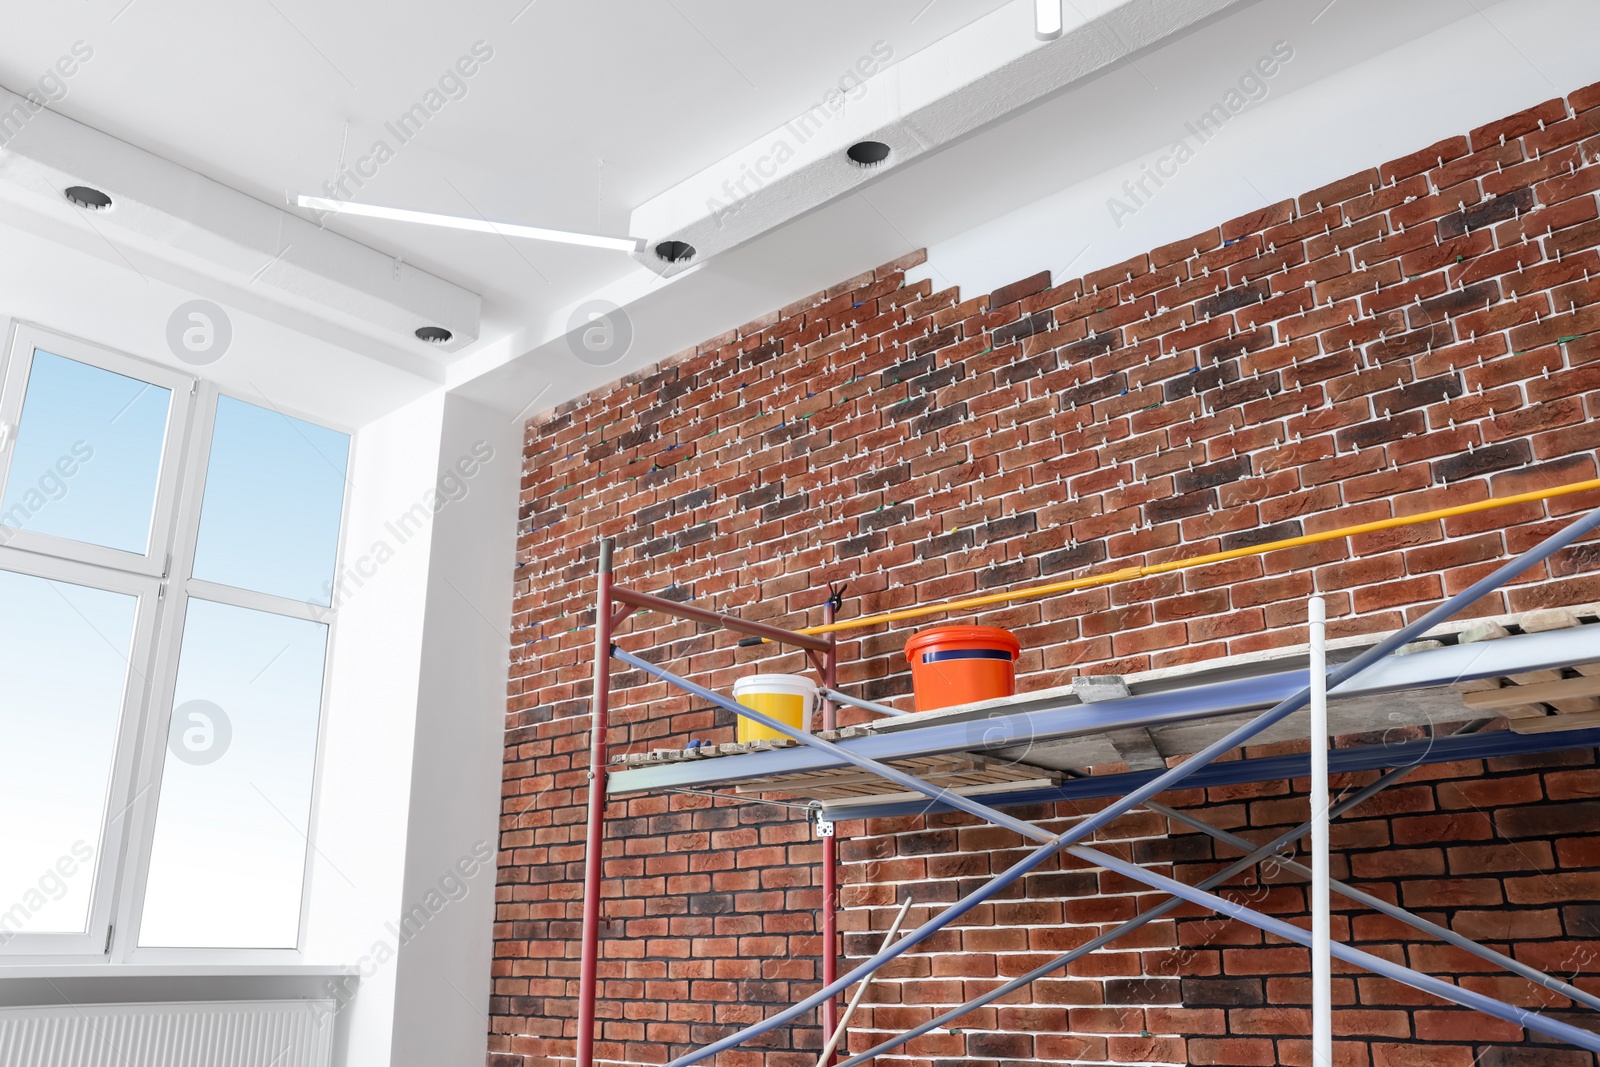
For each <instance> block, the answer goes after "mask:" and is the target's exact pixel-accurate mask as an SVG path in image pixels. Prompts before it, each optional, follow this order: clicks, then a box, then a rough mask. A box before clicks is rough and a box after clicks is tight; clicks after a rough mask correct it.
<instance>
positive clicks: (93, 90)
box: [0, 0, 1005, 341]
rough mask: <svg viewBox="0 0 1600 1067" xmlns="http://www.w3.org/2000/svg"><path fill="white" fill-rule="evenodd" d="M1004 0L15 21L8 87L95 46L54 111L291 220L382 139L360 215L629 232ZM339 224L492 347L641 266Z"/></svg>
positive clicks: (164, 8) (504, 243)
mask: <svg viewBox="0 0 1600 1067" xmlns="http://www.w3.org/2000/svg"><path fill="white" fill-rule="evenodd" d="M1004 3H1005V0H873V2H871V3H860V2H859V0H807V2H806V3H799V4H790V3H773V2H752V0H534V2H532V3H529V2H528V0H495V2H486V0H467V2H457V3H451V4H440V3H437V2H429V0H399V2H396V0H385V2H375V0H361V2H348V0H345V2H341V3H337V4H329V3H325V2H320V0H239V2H237V3H229V4H217V3H213V2H202V0H132V2H131V3H130V2H129V0H90V2H88V3H74V4H29V5H11V9H10V10H8V11H7V17H6V23H7V25H6V29H7V32H6V34H5V35H4V37H3V39H0V85H4V86H6V87H8V88H10V89H12V90H13V91H16V92H25V91H26V90H27V89H28V88H29V87H30V86H31V85H33V84H34V83H35V82H36V81H37V80H38V78H39V76H40V75H41V74H42V73H43V72H45V71H47V70H48V69H49V68H50V66H51V65H52V64H54V63H55V61H56V60H57V58H58V57H60V56H61V55H63V54H66V53H68V52H69V51H70V50H71V47H72V45H73V44H74V42H76V41H79V40H81V41H84V42H86V43H87V44H88V45H89V46H90V47H91V48H93V57H92V59H90V60H89V61H88V62H86V63H84V64H83V65H82V68H81V70H80V71H79V72H78V73H76V74H75V75H74V76H73V77H72V78H71V79H70V80H69V81H68V82H67V87H68V91H67V95H66V96H65V98H64V99H62V100H60V101H59V102H57V103H55V104H53V105H52V108H53V110H56V111H59V112H60V113H62V114H64V115H67V116H68V117H71V118H74V119H77V120H78V121H81V122H83V123H85V124H87V125H89V126H92V127H94V128H96V129H99V130H101V131H103V132H106V133H109V134H112V135H113V136H116V137H119V138H122V139H124V140H127V141H130V142H132V143H134V144H136V145H138V146H140V147H142V148H145V149H147V150H149V151H151V152H154V153H155V154H157V155H160V156H163V157H165V158H167V159H170V160H172V161H174V162H177V163H180V164H182V165H184V166H187V167H190V168H192V169H194V170H196V171H198V172H200V173H202V174H204V175H206V176H208V177H210V178H213V179H215V180H217V181H219V182H221V183H223V184H225V185H228V186H231V187H233V188H236V189H239V190H241V191H243V192H245V193H248V194H250V195H252V196H255V197H258V198H260V199H262V200H265V201H268V202H270V203H275V204H282V203H283V197H284V193H285V192H286V191H287V190H290V189H294V190H298V191H305V192H313V191H315V190H319V189H320V188H321V187H322V183H323V182H324V181H325V180H327V179H328V178H330V177H332V176H333V174H334V172H335V169H336V167H337V165H338V162H339V160H340V156H341V151H342V152H343V154H344V158H345V161H346V163H347V165H348V164H353V163H355V162H356V161H357V160H358V159H359V158H360V157H361V156H364V155H366V154H367V153H368V152H369V151H370V149H371V147H372V146H373V144H374V142H375V141H377V140H379V139H382V140H384V141H386V142H388V144H389V145H390V146H391V147H394V148H395V149H396V151H395V155H394V158H393V159H392V160H390V161H389V162H387V163H386V164H384V165H383V166H381V167H380V168H378V173H377V176H376V177H375V178H373V179H372V180H370V181H368V182H367V183H366V185H365V187H364V188H363V189H361V190H359V191H358V192H357V193H356V195H355V196H354V197H352V198H353V199H360V200H366V201H370V202H375V203H385V204H394V205H403V206H408V207H413V208H420V209H428V210H435V211H440V212H447V213H456V214H482V215H484V216H486V217H489V218H494V219H501V220H507V221H518V222H526V223H530V224H536V225H542V226H550V227H555V228H561V229H574V230H587V231H602V232H611V233H623V232H626V230H627V227H628V218H629V214H630V213H631V212H632V210H633V209H634V208H635V207H636V206H637V205H638V204H640V203H642V202H644V201H645V200H648V199H649V198H650V197H652V196H654V195H655V194H657V193H659V192H661V191H662V190H663V189H666V188H668V187H670V186H671V185H673V184H675V183H677V182H679V181H681V180H682V179H684V178H685V177H687V176H689V175H691V174H693V173H694V172H695V171H697V170H699V169H700V168H702V167H704V166H705V165H707V164H708V163H710V162H711V161H713V160H715V159H718V158H720V157H722V156H723V155H726V154H727V153H729V152H731V151H733V150H735V149H737V148H739V147H740V146H742V145H744V144H745V143H747V142H748V141H750V140H751V139H752V138H754V137H756V136H758V135H759V134H761V133H763V132H765V131H767V130H769V129H771V128H773V127H774V126H777V125H780V124H781V123H783V122H785V121H787V120H788V119H790V118H792V117H794V116H795V115H797V114H799V113H800V112H801V111H803V110H804V109H805V108H807V107H809V106H810V105H812V104H815V103H816V102H817V101H818V100H819V99H821V98H822V96H823V95H824V94H825V93H826V92H827V91H828V90H829V89H830V88H832V87H833V86H834V85H836V84H837V83H838V82H839V80H840V78H841V77H843V76H844V74H845V72H846V71H847V70H848V69H849V68H850V67H851V66H852V65H853V64H855V63H856V61H857V60H858V59H860V58H861V57H862V56H863V55H867V54H869V53H870V52H871V50H872V48H873V46H874V45H875V44H877V43H879V42H883V44H884V45H887V46H888V47H889V48H890V49H892V50H893V54H894V56H895V57H896V58H901V57H904V56H908V55H910V54H912V53H914V52H916V51H918V50H920V49H922V48H924V47H926V46H927V45H928V44H930V43H932V42H933V41H936V40H938V39H940V38H942V37H944V36H945V35H947V34H949V33H952V32H954V31H956V30H958V29H960V28H961V27H963V26H964V25H966V24H968V23H970V22H972V21H973V20H975V19H978V18H980V17H982V16H983V15H985V14H987V13H989V12H990V11H992V10H994V9H996V8H999V7H1002V6H1004ZM480 41H481V42H483V45H484V46H487V48H488V49H492V52H493V54H492V58H489V59H488V60H487V61H485V62H483V63H482V64H481V66H480V68H479V69H478V70H477V72H476V73H475V74H474V75H473V76H472V77H470V78H467V79H463V81H464V83H465V95H463V96H461V97H460V98H459V99H449V100H447V102H446V103H445V104H444V106H443V107H442V108H440V110H439V111H438V112H437V114H435V115H434V116H433V117H432V118H430V120H429V121H428V122H427V124H426V125H425V127H424V128H423V130H422V132H421V133H420V134H417V135H416V136H415V137H414V138H413V139H411V140H410V141H409V142H408V143H405V144H403V145H401V144H400V142H399V140H398V138H396V137H395V136H394V135H393V133H392V132H390V131H388V130H387V129H386V128H385V124H386V123H392V122H394V121H395V120H397V119H398V118H399V117H400V116H401V115H402V114H403V113H405V112H406V111H407V109H409V108H410V107H411V106H412V105H413V104H416V103H418V102H419V101H422V100H423V98H424V95H425V94H426V93H427V92H428V91H429V90H430V89H432V88H434V87H436V86H437V84H438V82H439V79H440V77H441V75H444V74H446V73H447V72H448V71H449V70H450V68H451V67H452V65H453V64H455V63H456V61H457V60H458V59H459V58H461V57H463V56H469V55H471V53H472V51H473V47H474V45H475V43H477V42H480ZM880 47H881V46H880ZM481 50H482V46H480V51H481ZM458 91H459V90H458ZM347 188H351V189H353V188H354V187H353V186H350V187H347ZM328 225H329V228H330V229H333V230H335V231H336V232H340V233H343V234H346V235H348V236H350V237H353V238H355V239H357V240H359V241H361V242H363V243H365V244H368V245H371V246H372V247H374V248H376V249H378V250H380V251H383V252H386V253H389V254H391V255H396V256H400V257H402V258H403V259H404V260H405V261H406V262H407V263H411V264H413V265H415V266H418V267H421V268H423V269H425V270H428V271H431V272H433V273H436V274H438V275H440V276H442V277H444V278H446V279H448V280H450V281H454V282H456V283H458V284H460V285H462V286H465V287H466V288H468V289H471V290H474V291H476V292H478V293H481V294H482V295H483V296H484V329H483V337H484V339H485V340H489V341H492V340H493V339H494V338H495V337H496V336H503V335H504V334H505V333H506V332H507V331H508V330H510V329H512V328H514V327H515V326H516V325H519V324H523V323H527V322H530V321H541V320H542V317H543V316H545V315H548V314H549V313H550V312H552V311H554V310H555V309H557V308H560V307H564V306H566V305H569V304H572V303H574V302H576V301H577V300H579V299H581V298H582V297H584V296H585V295H586V294H588V293H589V292H591V291H593V290H594V289H596V288H598V287H600V286H601V285H604V284H605V283H607V282H610V281H613V280H615V279H616V278H617V277H619V276H621V275H623V274H626V273H629V272H631V271H633V270H635V269H636V268H635V267H634V266H633V265H632V264H631V263H629V261H628V260H627V259H626V257H624V256H619V255H618V254H616V253H609V252H605V251H598V250H593V249H584V248H574V247H566V246H560V245H550V244H541V243H537V242H530V241H518V242H516V243H515V244H514V245H513V244H512V243H511V242H510V241H508V240H502V239H498V238H493V237H490V238H485V237H482V236H479V235H475V234H464V233H454V232H450V231H441V230H432V229H419V228H414V227H410V226H403V225H399V224H394V223H382V222H373V221H370V220H359V219H354V218H336V219H332V220H330V221H329V223H328Z"/></svg>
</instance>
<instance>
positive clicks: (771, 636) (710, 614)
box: [612, 589, 830, 653]
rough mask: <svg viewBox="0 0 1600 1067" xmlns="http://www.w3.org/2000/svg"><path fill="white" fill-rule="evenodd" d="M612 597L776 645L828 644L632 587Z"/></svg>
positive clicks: (812, 648)
mask: <svg viewBox="0 0 1600 1067" xmlns="http://www.w3.org/2000/svg"><path fill="white" fill-rule="evenodd" d="M612 596H613V597H614V598H615V599H616V601H617V603H619V604H627V605H629V606H630V607H635V608H640V609H642V610H644V611H659V612H661V613H662V614H663V615H676V616H677V617H678V618H680V619H690V620H692V621H694V622H703V623H705V624H706V625H708V626H721V627H723V628H725V629H728V630H737V631H738V632H739V633H742V634H749V635H750V636H752V637H764V638H766V639H767V640H768V641H776V642H778V643H779V644H785V645H794V646H795V647H796V648H803V649H805V650H806V651H808V652H817V653H823V652H827V651H828V648H829V647H830V643H829V641H828V639H827V638H826V637H816V636H813V635H811V634H803V633H798V632H796V631H794V630H785V629H782V628H781V627H777V626H768V625H767V624H766V623H764V622H749V621H747V620H745V619H741V618H739V617H738V616H737V615H725V614H723V613H722V612H720V611H712V610H710V609H709V608H697V607H695V606H694V605H693V604H680V603H678V602H677V601H676V600H667V599H665V598H664V597H658V596H651V595H650V594H649V593H636V592H634V591H633V590H632V589H616V590H613V592H612Z"/></svg>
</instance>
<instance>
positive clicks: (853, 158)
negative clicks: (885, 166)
mask: <svg viewBox="0 0 1600 1067" xmlns="http://www.w3.org/2000/svg"><path fill="white" fill-rule="evenodd" d="M845 155H847V156H849V157H850V162H852V163H854V164H856V165H858V166H862V167H876V166H877V165H878V164H879V163H882V162H883V161H884V160H886V159H888V158H889V146H888V145H886V144H884V143H883V142H882V141H857V142H856V143H855V144H853V145H851V146H850V147H849V148H848V149H847V150H846V151H845Z"/></svg>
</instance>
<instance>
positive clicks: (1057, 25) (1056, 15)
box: [1033, 0, 1062, 41]
mask: <svg viewBox="0 0 1600 1067" xmlns="http://www.w3.org/2000/svg"><path fill="white" fill-rule="evenodd" d="M1061 30H1062V26H1061V0H1033V35H1034V36H1035V37H1037V38H1039V40H1041V41H1053V40H1055V39H1056V38H1057V37H1060V36H1061Z"/></svg>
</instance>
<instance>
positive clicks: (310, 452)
mask: <svg viewBox="0 0 1600 1067" xmlns="http://www.w3.org/2000/svg"><path fill="white" fill-rule="evenodd" d="M349 455H350V438H349V437H348V436H347V435H345V434H342V433H337V432H335V431H333V430H329V429H325V428H324V427H321V426H316V425H314V424H312V423H309V422H302V421H301V420H299V419H291V418H289V417H288V416H286V415H280V414H278V413H277V412H275V411H269V410H267V409H266V408H259V407H256V406H255V405H254V404H246V403H244V402H243V401H240V400H234V399H232V398H231V397H221V398H220V399H219V400H218V401H217V427H216V430H215V431H214V432H213V433H212V435H211V464H210V467H209V468H208V470H207V473H206V495H205V503H204V505H203V506H202V508H201V512H200V543H199V547H198V549H197V550H196V553H195V562H194V576H195V577H196V578H199V579H201V580H203V581H207V582H217V583H218V584H221V585H230V586H233V587H234V588H235V589H250V590H253V591H255V592H258V593H273V594H276V595H277V596H281V597H289V598H291V599H294V600H299V601H302V602H305V603H311V604H324V605H325V604H330V603H332V591H333V568H334V563H335V560H336V557H337V555H338V550H339V520H340V516H341V512H342V511H343V508H344V475H345V465H346V462H347V460H348V459H349Z"/></svg>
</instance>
